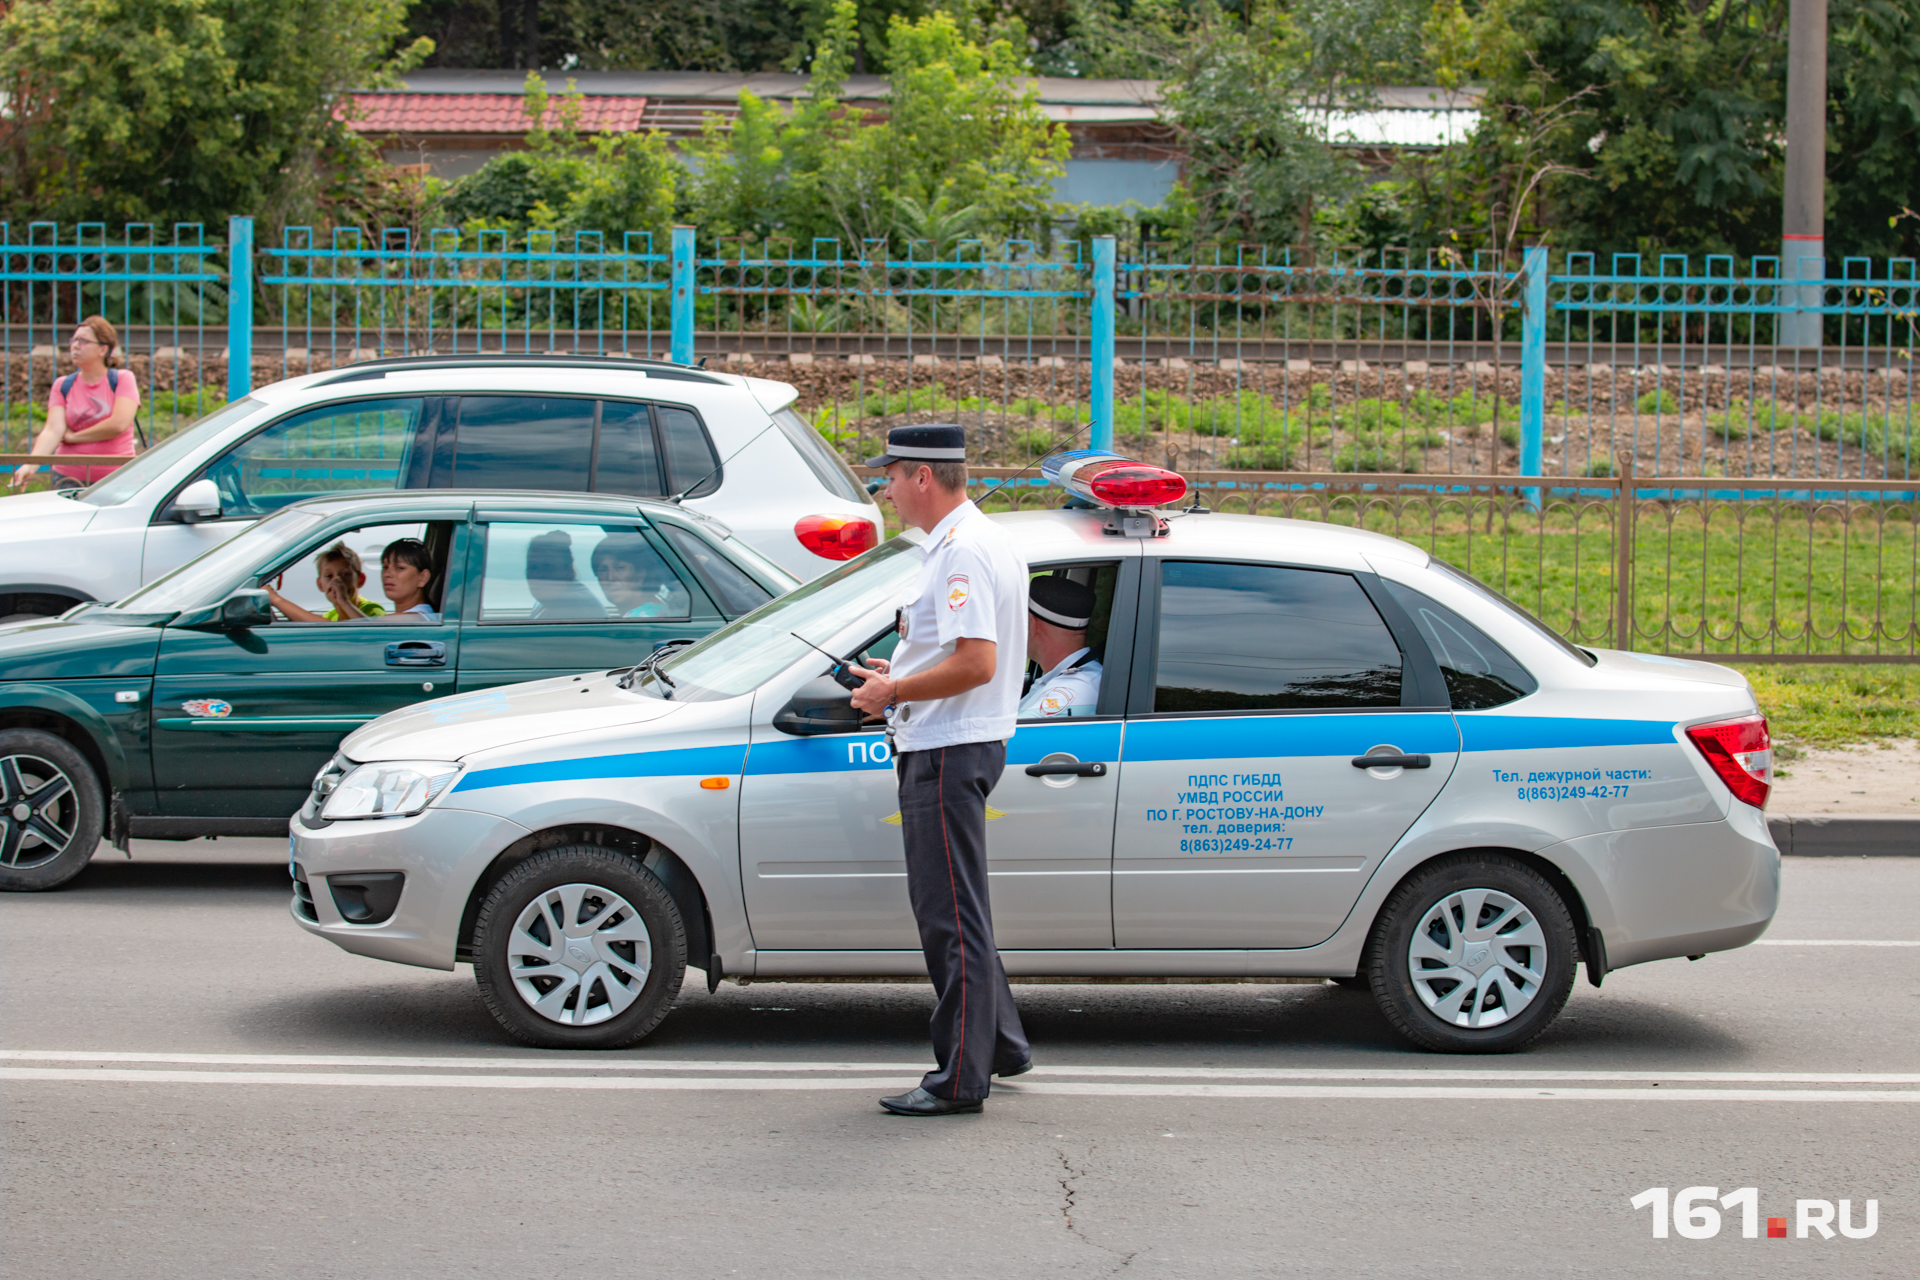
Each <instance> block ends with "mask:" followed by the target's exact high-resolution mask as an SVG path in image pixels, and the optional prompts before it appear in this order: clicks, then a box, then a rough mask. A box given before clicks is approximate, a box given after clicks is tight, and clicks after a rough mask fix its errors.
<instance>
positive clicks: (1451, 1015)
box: [1407, 889, 1547, 1027]
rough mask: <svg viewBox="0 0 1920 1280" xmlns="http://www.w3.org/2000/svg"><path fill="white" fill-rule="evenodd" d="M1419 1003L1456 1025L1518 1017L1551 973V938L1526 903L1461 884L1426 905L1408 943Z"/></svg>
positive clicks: (1486, 1023) (1486, 1024)
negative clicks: (1461, 888) (1428, 905)
mask: <svg viewBox="0 0 1920 1280" xmlns="http://www.w3.org/2000/svg"><path fill="white" fill-rule="evenodd" d="M1407 970H1408V976H1409V977H1410V978H1411V979H1412V980H1413V989H1414V991H1415V992H1416V993H1417V994H1418V995H1419V997H1420V1002H1421V1003H1422V1004H1424V1005H1426V1006H1427V1008H1429V1009H1431V1010H1432V1011H1433V1013H1434V1016H1435V1017H1438V1018H1440V1019H1441V1020H1443V1021H1445V1022H1450V1023H1452V1024H1453V1025H1454V1026H1456V1027H1497V1026H1499V1025H1500V1024H1501V1023H1503V1022H1507V1021H1510V1020H1511V1019H1513V1018H1515V1017H1517V1016H1519V1014H1520V1012H1521V1010H1523V1009H1525V1008H1526V1007H1527V1006H1528V1005H1530V1004H1532V1003H1533V999H1534V997H1535V996H1537V995H1539V994H1540V985H1541V983H1543V982H1544V981H1545V980H1546V976H1547V935H1546V931H1545V930H1544V929H1542V928H1541V927H1540V922H1539V921H1537V920H1535V919H1534V918H1533V913H1532V912H1531V911H1529V910H1528V909H1527V907H1526V904H1525V903H1523V902H1521V901H1520V900H1519V899H1518V898H1515V897H1513V896H1512V895H1510V894H1505V893H1502V892H1500V891H1499V890H1498V889H1463V890H1461V891H1460V892H1458V893H1452V894H1448V895H1447V896H1446V897H1444V898H1442V899H1441V900H1440V901H1438V902H1436V903H1434V904H1433V906H1432V907H1430V908H1429V909H1428V910H1427V914H1426V915H1425V917H1423V918H1422V919H1421V921H1420V926H1419V928H1417V929H1415V930H1414V931H1413V941H1412V943H1411V944H1409V945H1408V947H1407Z"/></svg>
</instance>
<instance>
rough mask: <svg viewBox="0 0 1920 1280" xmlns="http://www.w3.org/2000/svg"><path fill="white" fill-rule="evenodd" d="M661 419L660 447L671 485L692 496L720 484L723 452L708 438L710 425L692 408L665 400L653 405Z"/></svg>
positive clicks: (707, 492) (679, 491)
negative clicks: (719, 452)
mask: <svg viewBox="0 0 1920 1280" xmlns="http://www.w3.org/2000/svg"><path fill="white" fill-rule="evenodd" d="M653 413H654V416H655V417H656V418H657V419H659V422H660V451H661V452H662V453H664V454H665V455H666V458H667V488H668V489H669V490H671V491H672V492H674V493H685V494H687V496H688V497H691V498H704V497H706V496H707V495H708V494H710V493H712V492H713V491H714V490H716V489H718V488H719V487H720V480H721V475H720V470H719V468H720V456H719V455H718V454H716V453H715V452H714V451H713V441H711V440H709V439H707V429H706V428H705V427H703V426H701V425H700V418H699V416H698V415H697V414H695V413H694V412H693V410H691V409H681V408H676V407H675V406H673V405H667V404H661V405H655V406H654V407H653Z"/></svg>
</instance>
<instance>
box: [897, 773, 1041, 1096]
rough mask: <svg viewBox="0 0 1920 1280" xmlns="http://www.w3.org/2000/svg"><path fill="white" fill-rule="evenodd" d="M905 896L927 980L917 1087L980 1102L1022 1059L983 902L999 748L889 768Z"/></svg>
mask: <svg viewBox="0 0 1920 1280" xmlns="http://www.w3.org/2000/svg"><path fill="white" fill-rule="evenodd" d="M895 759H896V766H895V767H896V769H897V770H898V775H897V776H898V778H899V782H900V818H901V829H902V831H903V832H904V833H905V835H906V845H907V895H908V897H909V898H911V899H912V901H913V918H914V922H915V923H916V924H918V925H919V926H920V949H921V950H922V951H923V952H925V953H926V957H927V972H928V973H929V974H930V975H932V977H933V991H934V996H935V1003H934V1007H933V1026H932V1030H933V1056H934V1059H935V1060H936V1061H937V1062H938V1063H939V1064H940V1065H939V1066H938V1067H936V1068H935V1069H934V1070H932V1071H930V1072H928V1073H927V1075H926V1077H925V1078H924V1079H923V1080H921V1081H920V1087H921V1088H923V1089H925V1090H926V1091H927V1092H928V1093H931V1094H933V1095H934V1096H935V1097H937V1098H951V1099H956V1100H958V1099H973V1098H984V1097H986V1096H987V1091H988V1089H989V1088H990V1087H991V1082H992V1076H993V1072H994V1071H995V1069H996V1068H1002V1067H1014V1066H1018V1065H1019V1064H1021V1063H1023V1062H1025V1061H1026V1060H1027V1057H1028V1055H1029V1053H1030V1052H1031V1051H1030V1050H1029V1049H1028V1047H1027V1034H1026V1032H1025V1031H1024V1030H1023V1029H1022V1028H1021V1026H1020V1011H1019V1010H1018V1009H1017V1008H1015V1007H1014V1003H1013V991H1012V989H1011V988H1009V987H1008V986H1007V971H1006V970H1005V969H1003V968H1002V967H1001V966H1000V952H999V951H998V950H997V949H995V947H994V944H993V908H992V905H991V904H990V903H989V902H988V899H987V795H988V794H989V793H990V792H991V791H992V790H993V788H994V785H995V784H996V783H998V782H999V781H1000V774H1001V771H1002V770H1003V769H1005V768H1006V764H1007V744H1006V743H1004V742H968V743H962V744H960V745H959V746H952V747H936V748H933V749H932V750H928V751H903V752H901V753H900V754H899V755H898V756H897V757H896V758H895Z"/></svg>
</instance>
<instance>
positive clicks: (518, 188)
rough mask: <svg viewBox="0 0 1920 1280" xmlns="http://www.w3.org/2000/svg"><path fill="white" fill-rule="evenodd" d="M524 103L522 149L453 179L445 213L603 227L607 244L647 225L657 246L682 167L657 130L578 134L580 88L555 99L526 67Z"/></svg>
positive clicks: (518, 226)
mask: <svg viewBox="0 0 1920 1280" xmlns="http://www.w3.org/2000/svg"><path fill="white" fill-rule="evenodd" d="M569 88H570V89H571V85H569ZM550 108H551V109H550ZM522 109H523V110H524V111H525V112H526V116H527V119H528V120H529V121H530V122H531V123H532V124H533V126H534V127H533V128H531V129H530V130H529V131H528V133H527V149H526V150H525V151H509V152H506V153H504V154H502V155H499V156H496V157H494V158H493V159H492V160H489V161H487V163H486V164H485V165H483V166H481V168H480V169H479V171H478V172H476V173H473V174H470V175H469V176H467V177H465V178H462V179H461V180H460V181H458V182H456V183H454V184H453V186H452V188H451V190H449V191H448V192H447V193H446V196H445V197H444V199H443V200H442V202H441V210H442V212H443V213H444V215H445V216H446V217H448V218H450V219H452V220H453V221H454V222H456V223H458V224H459V225H461V226H463V227H476V228H478V227H487V228H500V229H506V230H511V231H528V230H541V231H556V232H562V233H566V232H577V231H601V232H605V233H606V236H607V239H606V242H605V243H606V247H607V248H609V249H619V248H621V247H622V245H623V241H624V233H626V232H649V231H650V232H653V233H654V234H655V236H656V240H655V244H656V247H657V246H659V245H662V244H664V237H665V233H666V231H667V228H668V227H669V226H670V225H671V224H672V222H673V212H674V196H675V188H676V185H677V182H678V181H679V175H680V173H681V169H680V165H679V163H678V162H677V161H675V160H674V158H673V155H672V153H671V152H669V151H668V150H667V144H666V140H665V139H664V138H663V137H662V136H661V135H660V134H658V133H623V134H599V135H596V136H593V137H590V138H588V137H582V136H581V133H580V115H581V102H580V95H579V94H577V93H569V94H567V95H564V96H563V97H562V98H561V100H560V101H559V102H558V103H557V104H555V103H553V102H552V99H551V97H550V95H549V94H548V92H547V87H546V83H545V81H543V80H542V79H541V78H540V77H539V76H538V75H537V74H534V73H532V72H529V73H528V74H527V80H526V88H525V102H524V106H523V108H522ZM566 247H568V248H571V247H572V246H571V244H568V245H567V246H566ZM583 247H584V246H583Z"/></svg>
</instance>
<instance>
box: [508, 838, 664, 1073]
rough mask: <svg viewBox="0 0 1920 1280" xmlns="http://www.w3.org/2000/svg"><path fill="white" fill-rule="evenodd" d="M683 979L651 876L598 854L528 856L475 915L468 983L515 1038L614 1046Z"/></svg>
mask: <svg viewBox="0 0 1920 1280" xmlns="http://www.w3.org/2000/svg"><path fill="white" fill-rule="evenodd" d="M686 971H687V931H686V926H685V924H684V923H683V922H682V920H681V919H680V911H679V908H677V907H676V906H675V905H674V902H673V897H672V895H671V894H669V893H668V892H667V890H666V888H665V886H663V885H662V884H661V883H660V881H659V880H658V879H656V878H655V877H654V875H653V873H652V872H650V871H648V870H647V869H646V868H645V867H643V866H641V865H640V864H639V863H638V862H636V861H635V860H634V859H633V858H631V857H628V856H626V855H624V854H620V853H615V852H613V851H611V850H608V849H602V848H600V847H598V846H597V845H566V846H562V847H560V848H557V849H548V850H545V851H543V852H541V853H536V854H534V855H533V856H532V857H531V858H528V859H527V860H526V861H525V862H522V863H520V864H519V865H518V866H516V867H515V868H514V869H513V870H512V871H509V872H508V873H507V874H506V876H505V877H504V878H503V879H502V880H501V881H500V883H499V884H497V885H495V886H494V887H493V891H492V892H491V893H489V894H488V895H487V899H486V902H485V903H483V904H482V905H481V907H480V916H479V919H478V921H477V922H476V923H475V925H474V935H473V976H474V979H475V981H477V982H478V983H479V985H480V994H481V995H482V996H483V997H485V999H486V1002H487V1008H489V1009H491V1010H492V1011H493V1016H494V1017H496V1018H498V1019H499V1020H500V1025H501V1026H503V1027H505V1028H506V1029H507V1030H508V1031H509V1032H510V1033H512V1034H513V1036H514V1037H515V1038H517V1039H519V1040H522V1041H525V1042H526V1043H527V1044H531V1045H537V1046H539V1047H541V1048H544V1049H619V1048H623V1047H625V1046H627V1045H630V1044H633V1043H635V1042H636V1041H638V1040H640V1039H642V1038H643V1037H644V1036H646V1034H647V1033H648V1032H650V1031H652V1030H653V1029H654V1028H655V1027H656V1026H658V1025H659V1024H660V1020H661V1019H662V1018H664V1017H666V1016H667V1009H668V1007H669V1002H670V1001H672V999H673V998H674V996H676V995H678V994H679V992H680V984H681V981H682V980H683V979H684V978H685V977H686Z"/></svg>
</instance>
